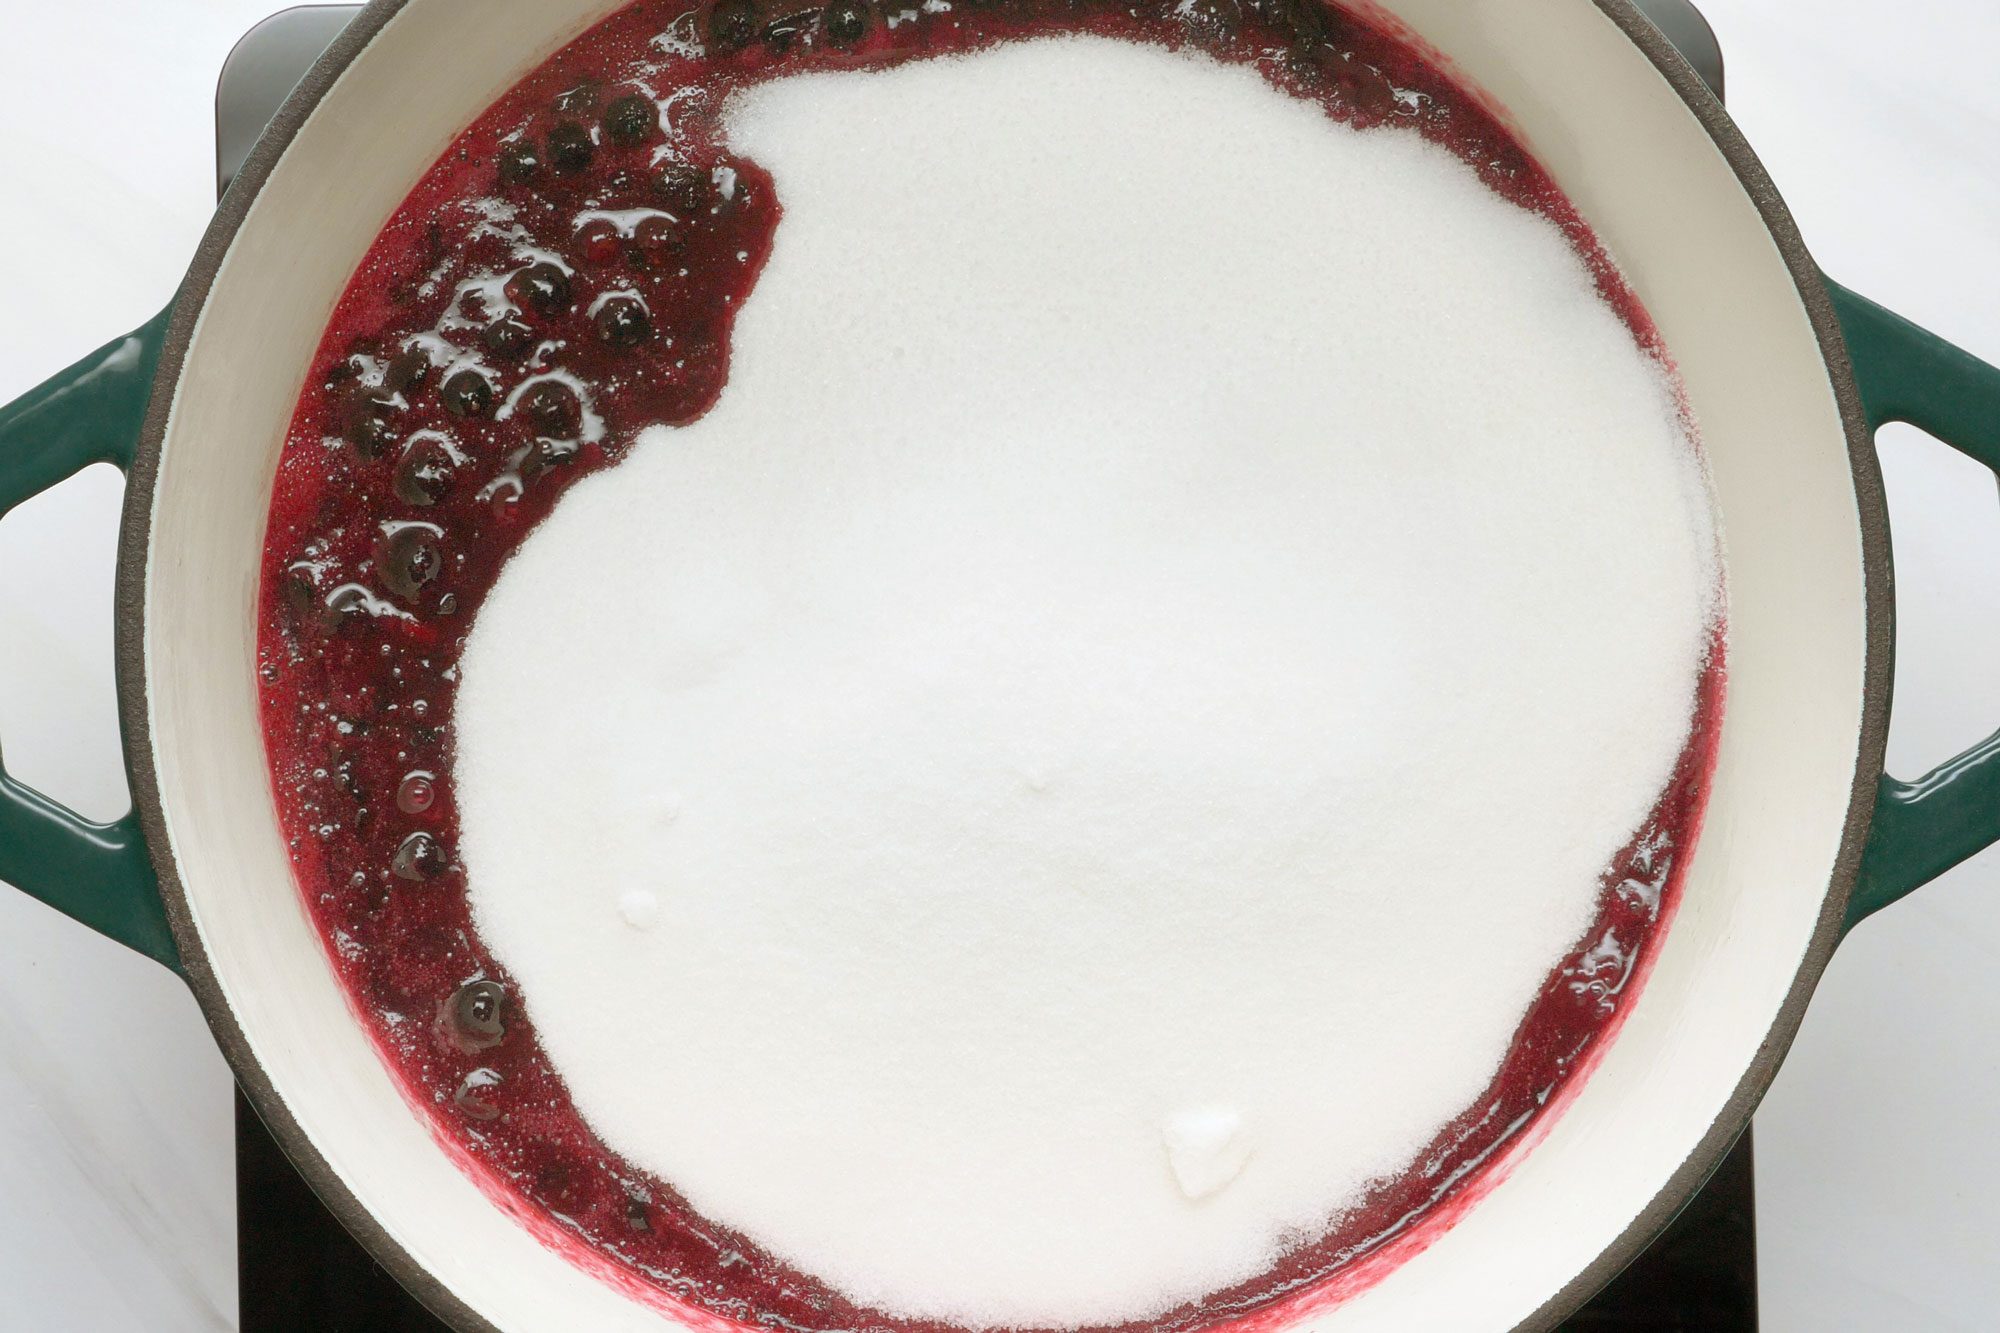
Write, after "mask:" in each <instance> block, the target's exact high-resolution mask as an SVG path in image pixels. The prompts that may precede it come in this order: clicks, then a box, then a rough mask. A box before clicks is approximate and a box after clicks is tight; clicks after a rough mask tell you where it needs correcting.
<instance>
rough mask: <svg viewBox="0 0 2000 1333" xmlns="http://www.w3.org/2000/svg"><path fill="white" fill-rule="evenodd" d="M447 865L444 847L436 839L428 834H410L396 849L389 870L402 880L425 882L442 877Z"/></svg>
mask: <svg viewBox="0 0 2000 1333" xmlns="http://www.w3.org/2000/svg"><path fill="white" fill-rule="evenodd" d="M449 864H450V862H449V861H447V860H446V858H445V854H444V847H443V846H442V845H441V844H440V843H439V842H438V840H437V839H436V838H433V837H432V836H431V835H430V834H428V833H412V834H411V835H410V836H409V837H407V838H405V839H403V842H402V845H401V846H400V847H398V848H396V858H395V860H394V861H393V862H391V863H390V868H391V869H393V870H394V871H395V872H396V874H397V876H398V877H399V878H402V879H409V880H427V879H436V878H437V877H438V876H439V875H442V874H443V873H444V872H445V868H446V867H447V866H448V865H449Z"/></svg>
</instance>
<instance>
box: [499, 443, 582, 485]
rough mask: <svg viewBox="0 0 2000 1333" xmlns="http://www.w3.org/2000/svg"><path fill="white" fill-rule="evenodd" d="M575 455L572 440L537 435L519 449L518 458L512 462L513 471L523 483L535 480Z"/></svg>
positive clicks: (574, 446)
mask: <svg viewBox="0 0 2000 1333" xmlns="http://www.w3.org/2000/svg"><path fill="white" fill-rule="evenodd" d="M575 457H576V445H575V444H574V443H573V442H571V441H569V440H556V439H551V438H549V437H548V436H546V435H542V436H537V437H536V438H535V441H534V442H533V443H532V444H530V445H529V446H528V447H527V448H526V449H524V450H522V451H521V455H520V460H519V461H518V462H516V463H515V464H514V472H515V474H516V475H517V476H519V477H520V478H521V481H522V483H523V484H524V485H525V484H527V483H529V482H532V481H535V480H536V479H538V478H539V477H541V476H542V474H543V473H545V472H547V471H549V470H550V469H551V468H553V467H555V466H556V465H557V464H559V463H567V462H569V461H570V460H572V459H574V458H575Z"/></svg>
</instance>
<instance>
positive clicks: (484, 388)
mask: <svg viewBox="0 0 2000 1333" xmlns="http://www.w3.org/2000/svg"><path fill="white" fill-rule="evenodd" d="M438 397H439V398H441V399H443V400H444V410H445V411H447V412H449V413H451V414H452V415H453V416H455V417H483V416H485V415H486V413H487V410H488V409H490V408H491V407H492V406H493V385H492V384H491V383H490V382H489V381H488V380H487V378H486V377H485V376H484V375H482V374H480V373H479V372H478V371H476V370H461V371H459V372H458V373H457V374H455V375H453V376H452V377H451V378H450V379H448V380H446V381H445V382H444V387H443V388H441V389H439V390H438Z"/></svg>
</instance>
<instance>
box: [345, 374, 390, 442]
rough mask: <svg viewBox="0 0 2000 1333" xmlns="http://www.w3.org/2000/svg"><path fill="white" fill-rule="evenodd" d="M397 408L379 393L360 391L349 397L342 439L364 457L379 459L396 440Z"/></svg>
mask: <svg viewBox="0 0 2000 1333" xmlns="http://www.w3.org/2000/svg"><path fill="white" fill-rule="evenodd" d="M394 411H395V408H394V407H393V406H392V405H391V404H390V403H389V401H388V400H387V399H385V398H383V397H382V396H381V395H380V394H378V393H370V392H366V391H364V392H361V393H357V394H355V395H354V396H353V397H352V398H350V399H348V400H347V407H346V419H345V421H344V422H343V423H342V425H341V429H340V434H341V438H342V439H344V440H346V441H347V442H348V443H349V444H351V445H353V446H354V449H355V452H356V453H358V454H360V455H361V456H362V457H363V458H380V457H381V456H382V455H383V454H384V453H385V452H387V451H388V448H389V446H390V445H392V444H394V443H395V442H396V427H395V425H394V423H393V421H392V419H391V414H392V413H393V412H394Z"/></svg>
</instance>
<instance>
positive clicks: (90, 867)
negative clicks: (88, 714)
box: [0, 308, 180, 971]
mask: <svg viewBox="0 0 2000 1333" xmlns="http://www.w3.org/2000/svg"><path fill="white" fill-rule="evenodd" d="M170 313H171V308H169V310H163V311H161V312H160V313H159V314H158V315H157V316H155V317H154V318H153V319H151V320H149V321H147V322H146V323H145V324H144V325H142V326H140V327H139V328H137V329H135V330H133V331H132V332H131V333H128V334H126V335H125V336H124V337H122V338H117V339H114V340H113V341H111V342H108V343H106V344H105V345H104V346H102V347H100V348H98V349H97V350H96V351H95V352H92V353H91V354H90V355H89V356H86V357H85V358H83V360H81V361H79V362H77V363H76V364H75V365H73V366H71V367H70V368H69V369H67V370H65V371H62V372H61V373H59V374H57V375H56V376H55V377H54V378H52V379H50V380H49V381H48V382H47V383H45V384H43V385H41V386H39V387H38V388H35V389H31V390H29V392H28V393H27V395H26V396H25V397H22V398H20V399H18V400H16V401H15V402H12V403H9V404H7V405H6V406H4V407H0V518H4V517H6V515H7V512H8V511H9V510H11V509H12V508H13V507H14V506H15V505H18V504H20V503H21V502H22V501H24V500H26V499H28V498H29V497H31V496H34V495H38V494H40V493H41V492H42V491H45V490H47V489H48V488H49V487H51V486H54V485H55V484H56V483H58V482H60V481H63V480H65V479H67V478H69V477H71V476H74V475H75V474H76V473H78V472H80V471H82V470H83V469H84V468H86V467H88V466H90V465H91V464H92V463H115V464H117V465H118V467H119V469H120V470H129V469H130V467H131V465H132V454H133V451H134V450H135V449H136V448H137V447H138V443H139V430H140V426H141V424H142V423H143V422H144V420H145V417H146V404H147V403H148V401H149V400H150V399H151V397H152V389H153V370H154V368H155V367H156V366H157V365H158V364H159V361H160V346H161V344H162V343H163V342H165V340H166V333H167V318H168V315H169V314H170ZM0 879H4V880H7V881H8V882H10V883H12V884H14V885H16V886H17V887H19V888H21V889H24V890H26V891H27V892H28V893H30V894H33V895H34V896H35V897H37V898H39V899H41V900H42V901H43V902H45V903H47V904H48V905H49V906H51V907H53V908H55V909H56V910H57V911H59V912H63V913H65V914H67V915H69V916H71V917H74V918H75V919H77V920H78V921H81V922H82V923H83V924H85V925H86V926H90V927H91V928H92V929H95V930H99V931H102V932H103V933H104V934H106V935H109V936H110V937H111V938H112V939H114V940H117V941H118V942H119V943H121V944H127V945H130V946H131V947H132V948H134V949H137V950H138V951H139V952H140V953H143V954H145V955H146V956H147V957H149V958H153V959H156V960H158V961H159V962H162V963H164V964H166V965H167V966H168V967H170V968H173V969H174V970H175V971H179V970H180V952H179V950H177V949H176V948H175V947H174V936H173V931H172V930H171V929H170V928H169V927H168V925H167V911H166V908H165V907H164V906H163V905H162V903H161V901H160V888H159V882H158V880H157V879H156V878H155V877H154V875H153V865H152V862H151V861H150V860H149V859H148V858H147V855H146V841H145V839H144V838H143V837H142V836H140V832H139V819H138V816H137V815H136V814H129V813H128V814H127V815H125V817H124V818H122V819H117V820H113V821H112V822H111V823H109V824H95V823H92V822H91V821H89V820H87V819H85V818H83V817H82V816H81V815H79V814H77V813H76V812H75V811H73V810H70V809H67V808H65V807H64V806H62V805H59V804H57V803H56V802H54V801H52V800H50V799H49V798H48V797H46V796H44V795H42V794H41V793H40V792H38V791H36V790H35V789H34V788H32V787H30V786H28V785H27V784H25V783H23V782H20V781H18V780H17V779H15V778H13V777H10V776H9V775H8V773H7V771H6V767H5V765H4V764H0Z"/></svg>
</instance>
